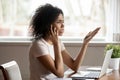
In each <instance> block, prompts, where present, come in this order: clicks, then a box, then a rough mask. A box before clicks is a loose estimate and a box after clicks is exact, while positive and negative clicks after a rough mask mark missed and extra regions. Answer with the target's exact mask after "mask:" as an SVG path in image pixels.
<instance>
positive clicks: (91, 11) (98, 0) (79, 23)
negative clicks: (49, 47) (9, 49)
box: [0, 0, 107, 38]
mask: <svg viewBox="0 0 120 80" xmlns="http://www.w3.org/2000/svg"><path fill="white" fill-rule="evenodd" d="M46 3H50V4H52V5H54V6H57V7H59V8H61V9H62V10H63V12H64V19H65V33H64V35H63V36H64V37H79V38H81V37H84V36H85V35H86V34H87V33H88V32H89V31H91V30H93V29H95V28H96V27H101V30H100V31H99V33H98V34H97V35H96V37H100V38H103V37H105V35H106V27H107V26H106V23H105V22H106V21H105V15H106V6H107V1H106V0H0V37H29V36H30V33H29V23H30V19H31V17H32V15H33V14H34V11H35V10H36V8H37V7H38V6H40V5H44V4H46Z"/></svg>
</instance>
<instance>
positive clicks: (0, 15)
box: [0, 0, 3, 25]
mask: <svg viewBox="0 0 120 80" xmlns="http://www.w3.org/2000/svg"><path fill="white" fill-rule="evenodd" d="M2 22H3V11H2V1H1V0H0V25H1V24H2Z"/></svg>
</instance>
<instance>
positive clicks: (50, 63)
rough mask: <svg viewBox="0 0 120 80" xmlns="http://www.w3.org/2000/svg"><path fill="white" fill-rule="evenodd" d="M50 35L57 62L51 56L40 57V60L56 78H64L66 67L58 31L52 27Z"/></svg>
mask: <svg viewBox="0 0 120 80" xmlns="http://www.w3.org/2000/svg"><path fill="white" fill-rule="evenodd" d="M50 33H51V35H50V37H49V39H48V40H50V41H52V44H53V47H54V55H55V60H53V59H52V58H51V56H50V55H45V56H41V57H38V60H39V61H40V62H41V63H42V64H43V65H44V67H46V69H48V70H49V71H51V72H52V73H54V74H55V75H56V76H58V77H63V76H64V66H63V58H62V54H61V46H60V42H59V39H58V32H57V29H56V28H55V27H53V26H51V31H50Z"/></svg>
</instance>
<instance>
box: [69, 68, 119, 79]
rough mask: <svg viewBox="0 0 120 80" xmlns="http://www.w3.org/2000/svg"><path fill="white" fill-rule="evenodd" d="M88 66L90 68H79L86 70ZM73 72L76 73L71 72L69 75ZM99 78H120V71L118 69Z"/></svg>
mask: <svg viewBox="0 0 120 80" xmlns="http://www.w3.org/2000/svg"><path fill="white" fill-rule="evenodd" d="M89 67H90V66H89ZM86 68H88V66H82V67H81V68H80V69H79V70H85V69H86ZM67 71H68V70H67ZM72 74H74V73H73V72H71V73H70V74H69V75H67V76H68V77H70V76H71V75H72ZM99 80H120V71H119V70H116V71H112V72H110V73H107V74H105V75H104V76H103V77H101V78H100V79H99Z"/></svg>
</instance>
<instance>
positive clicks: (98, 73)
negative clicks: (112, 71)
mask: <svg viewBox="0 0 120 80" xmlns="http://www.w3.org/2000/svg"><path fill="white" fill-rule="evenodd" d="M112 52H113V49H110V50H108V51H106V54H105V58H104V62H103V65H102V67H101V70H93V71H92V70H91V71H80V72H78V73H75V74H73V75H72V76H71V77H72V80H81V79H99V78H100V77H102V76H103V75H104V74H105V73H106V72H107V69H108V65H109V61H110V59H111V55H112Z"/></svg>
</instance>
